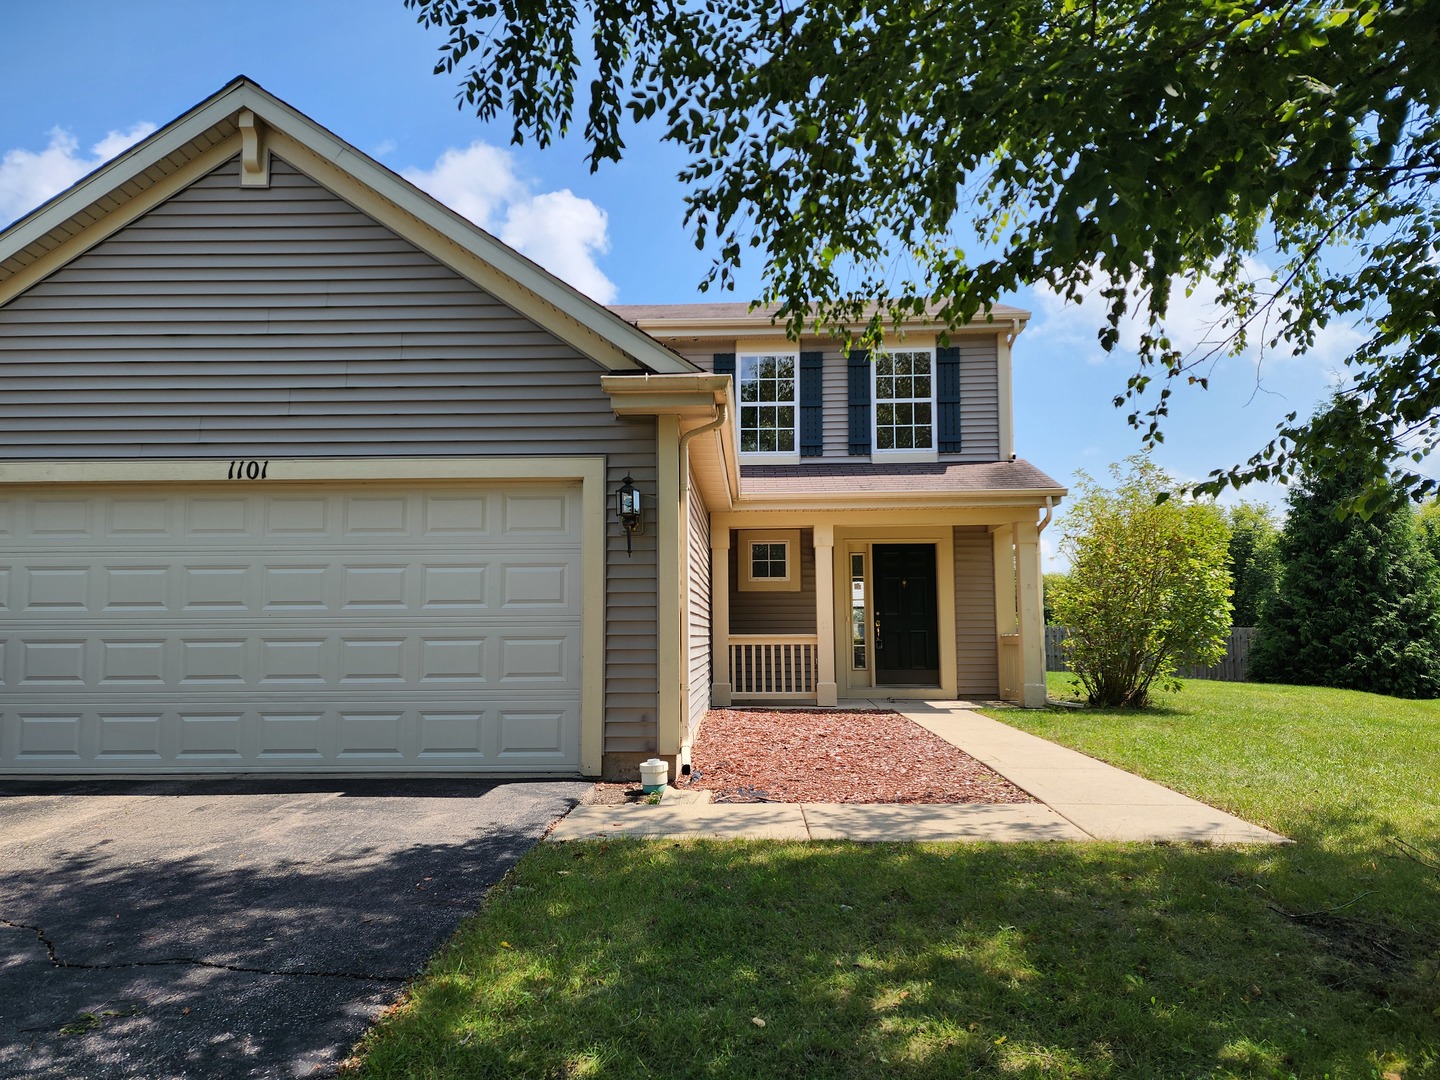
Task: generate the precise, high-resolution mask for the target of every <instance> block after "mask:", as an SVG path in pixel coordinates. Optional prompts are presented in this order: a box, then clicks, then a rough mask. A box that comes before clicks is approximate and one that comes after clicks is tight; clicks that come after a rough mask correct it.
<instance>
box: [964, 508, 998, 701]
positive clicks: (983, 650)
mask: <svg viewBox="0 0 1440 1080" xmlns="http://www.w3.org/2000/svg"><path fill="white" fill-rule="evenodd" d="M996 648H997V645H996V640H995V564H994V561H993V548H992V545H991V541H990V533H989V530H987V529H986V528H985V527H984V526H983V525H980V526H975V525H957V526H955V652H956V657H955V674H956V690H957V691H958V692H959V696H960V697H962V698H964V697H984V698H996V697H999V696H1000V673H999V659H998V657H997V656H996Z"/></svg>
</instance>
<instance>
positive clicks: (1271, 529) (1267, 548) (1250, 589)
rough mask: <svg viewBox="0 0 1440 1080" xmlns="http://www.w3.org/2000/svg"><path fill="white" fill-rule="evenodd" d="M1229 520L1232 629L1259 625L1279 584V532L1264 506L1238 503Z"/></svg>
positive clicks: (1273, 518) (1231, 508) (1227, 513)
mask: <svg viewBox="0 0 1440 1080" xmlns="http://www.w3.org/2000/svg"><path fill="white" fill-rule="evenodd" d="M1225 516H1226V517H1227V518H1228V519H1229V521H1230V581H1231V585H1230V587H1231V589H1232V590H1233V593H1232V595H1231V597H1230V606H1231V607H1233V608H1234V609H1235V610H1234V614H1233V615H1232V619H1233V622H1234V625H1235V626H1259V625H1260V613H1261V612H1262V611H1264V610H1265V607H1266V605H1268V604H1269V603H1270V601H1271V600H1272V599H1273V598H1274V596H1275V591H1276V589H1278V588H1279V585H1280V547H1279V544H1280V530H1279V528H1277V527H1276V525H1275V512H1274V511H1273V510H1271V509H1270V508H1269V507H1268V506H1266V505H1265V504H1264V503H1253V502H1241V503H1240V504H1239V505H1237V506H1232V507H1230V508H1229V510H1227V511H1226V514H1225Z"/></svg>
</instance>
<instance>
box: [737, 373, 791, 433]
mask: <svg viewBox="0 0 1440 1080" xmlns="http://www.w3.org/2000/svg"><path fill="white" fill-rule="evenodd" d="M737 359H738V361H739V363H738V364H737V370H736V373H737V375H738V376H739V378H738V379H737V380H736V381H737V382H738V383H739V391H740V452H741V453H742V454H794V453H796V452H797V451H796V447H797V445H798V439H797V435H796V414H797V412H798V410H797V408H796V400H795V395H796V387H797V385H798V380H797V378H796V366H797V356H796V355H795V354H794V353H789V354H787V353H763V354H759V355H752V356H745V355H741V356H740V357H738V358H737Z"/></svg>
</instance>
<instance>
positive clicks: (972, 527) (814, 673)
mask: <svg viewBox="0 0 1440 1080" xmlns="http://www.w3.org/2000/svg"><path fill="white" fill-rule="evenodd" d="M1012 513H1013V510H1012ZM817 516H818V515H817ZM859 516H860V515H850V516H849V520H848V521H847V522H843V523H842V522H841V521H838V520H830V521H826V520H823V519H822V520H815V516H812V517H811V519H810V520H809V521H807V522H804V523H800V522H785V523H784V524H787V525H794V526H795V527H791V528H777V527H775V526H776V525H777V524H779V523H777V522H776V520H775V518H774V516H773V515H765V517H764V518H763V519H761V520H747V516H746V515H736V514H717V515H714V520H712V523H711V529H710V546H711V563H710V565H711V597H712V604H713V607H712V612H711V615H712V619H711V625H710V629H711V664H712V677H711V704H712V705H714V706H716V707H723V706H727V705H731V704H802V705H819V706H835V705H836V704H837V703H838V702H839V701H840V700H842V699H846V698H884V699H891V700H894V699H902V700H903V699H915V700H923V699H927V698H929V699H934V698H944V699H949V700H954V699H957V698H988V699H995V698H1000V699H1003V700H1006V701H1012V702H1015V703H1018V704H1023V705H1026V706H1030V707H1038V706H1043V704H1044V701H1045V684H1044V627H1043V621H1042V616H1041V611H1042V602H1041V576H1040V557H1039V527H1038V525H1037V523H1036V521H1035V520H1034V511H1033V510H1031V511H1029V513H1028V514H1027V516H1026V517H1024V518H1021V519H1019V520H1016V519H1014V518H1008V519H1007V520H1002V521H996V520H993V518H994V517H995V516H997V515H995V514H994V513H993V512H992V514H991V515H990V517H991V520H988V521H987V520H983V515H981V514H978V513H976V512H974V511H971V512H969V513H960V514H957V513H955V512H953V511H952V512H951V513H950V514H948V515H945V516H946V517H948V518H949V520H948V521H947V520H943V519H939V515H936V514H934V513H933V512H930V513H919V512H911V513H910V514H909V515H908V517H909V518H910V519H911V520H910V522H909V523H908V524H901V523H899V522H898V521H897V519H898V518H903V517H905V516H906V515H901V514H895V515H891V516H889V519H888V520H887V521H886V522H885V523H884V524H881V523H880V522H879V521H877V522H876V523H874V524H870V525H865V524H855V523H854V522H855V520H856V519H857V518H858V517H859ZM956 517H960V518H961V521H960V522H958V523H957V522H956V520H955V519H956ZM977 517H978V518H982V520H975V519H976V518H977ZM926 518H929V519H930V520H925V519H926ZM966 518H969V519H970V520H965V519H966ZM761 525H763V526H764V527H758V526H761ZM751 526H757V527H751Z"/></svg>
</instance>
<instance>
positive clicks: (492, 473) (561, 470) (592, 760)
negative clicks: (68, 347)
mask: <svg viewBox="0 0 1440 1080" xmlns="http://www.w3.org/2000/svg"><path fill="white" fill-rule="evenodd" d="M250 460H251V459H235V460H232V459H230V458H223V459H221V458H203V459H187V460H164V461H160V460H156V461H133V460H132V461H115V460H110V461H18V462H17V461H11V462H0V485H34V486H50V485H62V484H76V485H79V484H84V485H87V486H88V485H95V484H107V483H115V484H171V483H174V484H194V483H210V484H214V483H224V484H233V485H236V486H237V487H239V486H244V487H246V488H249V489H252V490H253V489H256V488H266V489H271V488H275V487H283V486H286V485H288V484H300V483H303V484H315V483H317V482H318V483H323V482H326V481H335V482H344V483H355V482H365V481H376V482H386V481H397V480H403V481H446V480H448V481H457V480H459V481H465V480H474V481H493V482H504V481H516V482H526V481H529V482H544V481H551V482H557V481H568V482H572V483H573V482H576V481H578V482H579V483H580V488H581V496H580V505H581V516H582V519H583V520H582V523H581V536H582V540H581V542H582V551H581V567H582V570H581V573H582V578H583V580H582V586H581V595H582V597H583V600H582V608H581V641H582V656H581V685H580V770H581V772H583V773H585V774H586V775H591V776H594V775H598V774H599V772H600V757H601V750H602V745H603V729H604V679H605V499H606V492H605V458H604V457H602V456H576V457H483V458H477V457H465V458H460V457H456V458H272V459H269V460H266V459H255V461H256V468H254V469H248V465H249V462H250ZM237 465H239V469H238V472H239V474H240V478H238V479H237V478H236V472H237ZM247 474H263V477H264V478H263V479H259V478H257V479H253V480H252V479H248V478H246V476H247Z"/></svg>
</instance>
